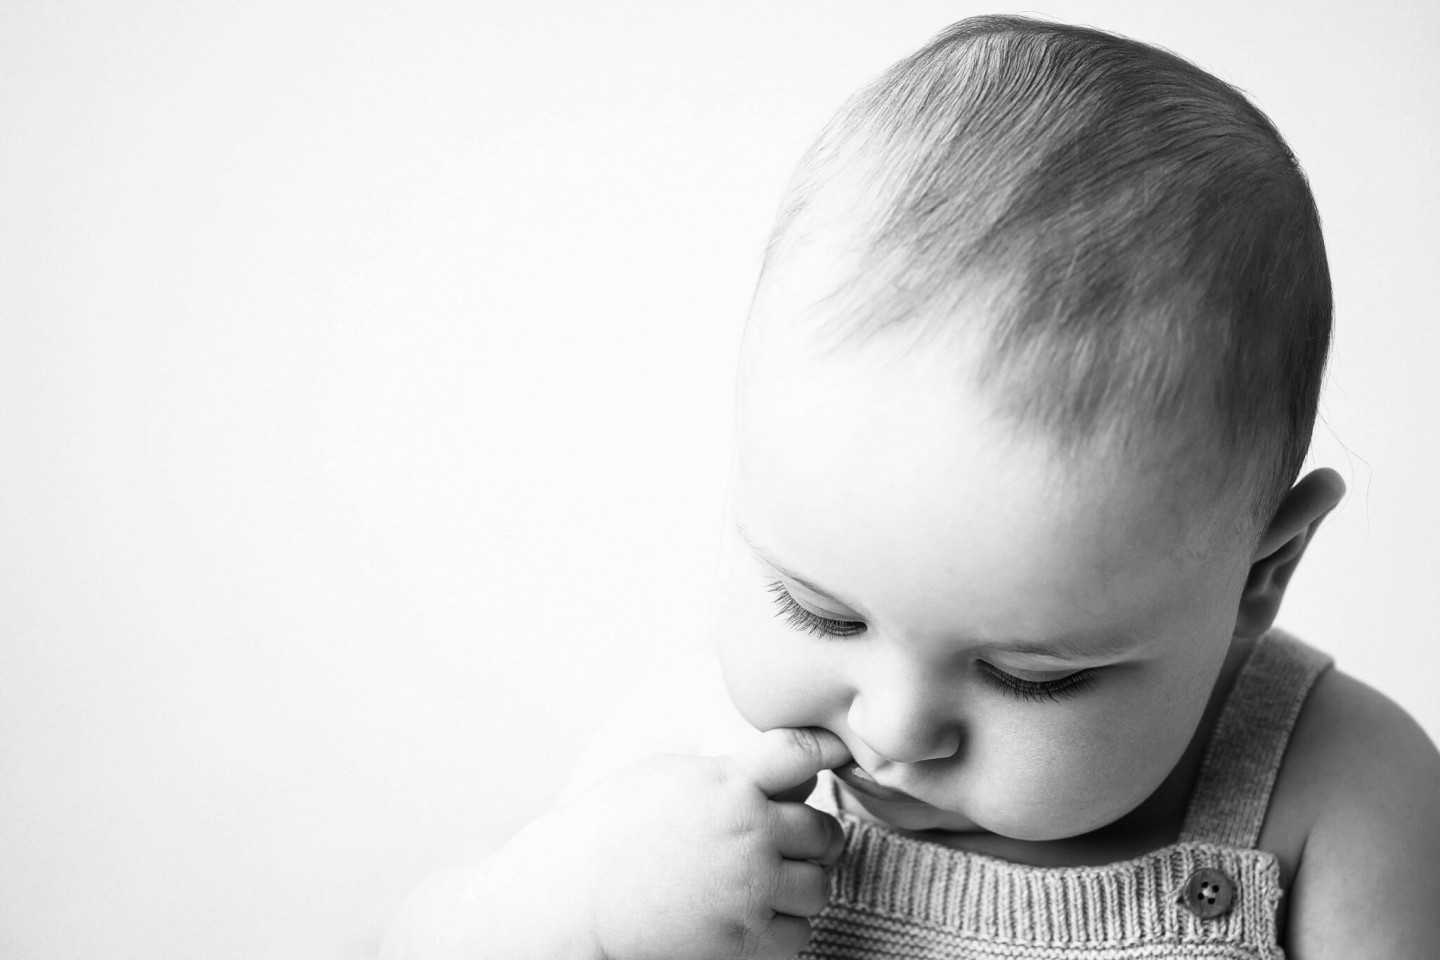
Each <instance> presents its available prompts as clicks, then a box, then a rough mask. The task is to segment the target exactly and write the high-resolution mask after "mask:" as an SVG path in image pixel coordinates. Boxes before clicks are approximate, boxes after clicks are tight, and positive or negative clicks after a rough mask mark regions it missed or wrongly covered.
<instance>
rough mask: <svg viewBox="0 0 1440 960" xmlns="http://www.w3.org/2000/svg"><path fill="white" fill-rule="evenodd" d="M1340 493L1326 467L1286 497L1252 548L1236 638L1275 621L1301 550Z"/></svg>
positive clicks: (1336, 477)
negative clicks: (1258, 543)
mask: <svg viewBox="0 0 1440 960" xmlns="http://www.w3.org/2000/svg"><path fill="white" fill-rule="evenodd" d="M1344 495H1345V481H1344V480H1341V479H1340V474H1338V473H1336V472H1335V471H1334V470H1331V469H1329V468H1328V467H1326V468H1322V469H1319V470H1313V471H1311V472H1310V473H1309V474H1307V475H1306V476H1305V478H1304V479H1302V480H1301V481H1300V482H1299V483H1297V484H1295V486H1294V487H1292V488H1291V489H1290V492H1289V493H1288V494H1286V495H1285V499H1284V500H1283V501H1281V503H1280V509H1278V510H1276V511H1275V516H1274V518H1273V519H1272V520H1271V521H1270V526H1268V527H1267V528H1266V529H1265V534H1264V535H1263V536H1262V537H1261V538H1260V545H1259V546H1257V547H1256V548H1255V558H1254V559H1253V560H1252V561H1251V563H1250V576H1249V577H1248V578H1247V579H1246V581H1245V590H1244V592H1243V593H1241V595H1240V610H1239V612H1238V614H1237V615H1236V618H1235V635H1236V636H1241V637H1258V636H1260V635H1261V634H1262V633H1264V632H1265V631H1266V630H1269V629H1270V627H1271V625H1273V624H1274V623H1275V615H1276V614H1277V613H1279V612H1280V601H1281V600H1282V599H1284V597H1285V588H1286V587H1287V586H1289V585H1290V577H1291V576H1292V575H1293V574H1294V573H1295V568H1296V567H1297V566H1299V565H1300V558H1301V557H1302V556H1303V555H1304V554H1305V548H1306V547H1308V546H1310V541H1311V540H1312V539H1314V537H1315V531H1316V529H1317V528H1318V527H1319V526H1320V521H1321V520H1324V519H1325V516H1326V514H1328V513H1329V512H1330V511H1331V510H1333V509H1335V505H1336V504H1337V503H1339V502H1340V498H1341V497H1343V496H1344Z"/></svg>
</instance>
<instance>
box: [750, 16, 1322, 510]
mask: <svg viewBox="0 0 1440 960" xmlns="http://www.w3.org/2000/svg"><path fill="white" fill-rule="evenodd" d="M835 232H839V233H843V234H846V236H845V243H844V247H845V250H844V254H843V255H844V257H845V258H846V259H847V260H848V263H847V266H846V267H845V268H844V269H843V270H842V271H840V273H841V274H843V275H844V276H846V277H847V278H848V279H847V281H846V282H844V283H843V285H842V288H841V289H836V290H834V291H832V293H831V295H830V297H829V300H828V304H827V305H828V306H830V307H832V308H833V307H834V306H835V305H837V304H839V305H840V307H841V309H839V310H833V309H832V310H830V311H829V312H828V314H827V323H826V326H825V329H823V330H822V331H820V333H821V334H822V336H823V338H824V340H825V342H828V343H830V344H831V345H832V346H834V347H836V348H843V347H844V346H847V345H852V344H855V343H858V342H862V341H865V340H867V339H869V338H871V337H873V336H874V335H876V334H878V333H880V332H882V331H889V330H891V329H892V328H896V327H902V326H903V327H908V328H909V329H908V330H907V331H906V333H905V334H904V336H906V337H909V338H912V339H913V340H914V341H916V342H918V343H925V344H927V346H926V348H925V349H927V350H935V349H940V348H938V347H936V346H934V344H935V342H936V341H942V342H943V341H946V340H947V339H951V340H953V339H954V338H961V339H963V340H964V341H965V342H966V343H967V344H968V345H969V346H971V347H974V348H976V349H978V351H979V353H980V355H981V360H980V362H979V368H978V370H977V371H975V372H976V373H978V376H979V379H980V382H981V383H982V385H984V386H986V387H987V388H988V390H989V393H990V394H991V396H992V398H994V399H995V400H997V401H998V402H999V403H1000V404H1001V405H1002V408H1003V409H1004V411H1005V412H1006V413H1007V414H1008V415H1010V416H1012V417H1013V418H1015V420H1016V421H1018V422H1019V423H1022V424H1027V425H1033V426H1036V427H1038V428H1040V429H1041V430H1042V431H1043V432H1044V434H1045V435H1046V436H1047V437H1048V438H1049V439H1051V440H1052V441H1055V442H1057V443H1058V445H1059V446H1060V447H1061V448H1063V449H1065V450H1068V451H1070V452H1078V451H1079V450H1080V449H1082V448H1085V447H1087V446H1090V445H1091V444H1092V443H1093V442H1094V441H1101V442H1103V443H1105V444H1108V445H1112V446H1117V447H1118V448H1120V449H1122V450H1126V451H1131V452H1133V451H1134V450H1136V449H1144V448H1145V447H1146V446H1147V445H1148V443H1149V442H1150V441H1153V440H1154V439H1156V438H1162V437H1169V438H1178V437H1183V438H1184V441H1185V443H1186V444H1188V445H1191V448H1193V447H1194V446H1195V445H1197V444H1198V447H1199V449H1201V450H1203V451H1204V452H1205V454H1207V455H1208V456H1210V457H1211V458H1213V459H1214V461H1215V462H1216V463H1219V464H1221V467H1220V469H1219V470H1217V471H1216V472H1217V479H1219V480H1220V481H1221V482H1222V483H1224V484H1225V485H1226V486H1227V487H1229V486H1233V485H1236V484H1248V485H1249V487H1250V490H1251V492H1252V495H1253V498H1254V499H1253V504H1254V520H1255V521H1256V523H1257V525H1259V526H1263V524H1264V522H1265V521H1266V520H1268V518H1269V516H1270V514H1271V513H1272V512H1273V511H1274V509H1275V507H1276V505H1277V503H1278V502H1279V499H1280V498H1281V497H1282V496H1283V494H1284V493H1285V491H1286V490H1287V489H1288V488H1289V486H1290V485H1291V484H1292V483H1293V482H1294V480H1295V478H1296V475H1297V473H1298V471H1299V469H1300V466H1301V462H1302V460H1303V459H1304V456H1305V452H1306V450H1307V447H1308V445H1309V438H1310V433H1311V429H1312V427H1313V423H1314V418H1315V408H1316V403H1317V398H1318V395H1319V390H1320V383H1321V376H1322V371H1323V368H1324V364H1325V357H1326V351H1327V346H1328V343H1329V339H1330V324H1331V293H1330V281H1329V273H1328V269H1327V266H1326V259H1325V249H1324V244H1323V241H1322V239H1321V233H1320V224H1319V217H1318V214H1317V212H1316V209H1315V204H1314V201H1313V199H1312V198H1311V195H1310V191H1309V188H1308V186H1307V184H1306V181H1305V178H1304V176H1303V174H1302V173H1301V171H1300V168H1299V167H1298V166H1297V164H1296V162H1295V159H1294V157H1293V156H1292V155H1291V153H1290V151H1289V150H1288V148H1287V147H1286V145H1285V143H1284V141H1283V140H1282V139H1281V137H1280V135H1279V133H1278V132H1277V131H1276V130H1275V128H1274V126H1273V125H1272V124H1271V123H1270V122H1269V121H1268V120H1267V119H1266V118H1265V116H1264V115H1263V114H1262V113H1261V112H1260V111H1259V110H1257V109H1256V108H1255V107H1254V106H1253V105H1251V104H1250V103H1249V102H1248V101H1247V100H1246V99H1245V97H1244V96H1242V95H1241V94H1240V93H1239V92H1237V91H1236V90H1235V89H1233V88H1232V87H1230V86H1228V85H1226V84H1225V83H1223V82H1221V81H1219V80H1217V79H1216V78H1214V77H1212V76H1210V75H1209V74H1207V73H1205V72H1204V71H1202V70H1200V69H1199V68H1197V67H1195V66H1194V65H1192V64H1190V63H1189V62H1187V61H1185V60H1183V59H1181V58H1179V57H1177V56H1174V55H1172V54H1169V53H1167V52H1165V51H1162V50H1158V49H1156V48H1154V47H1150V46H1146V45H1144V44H1140V43H1136V42H1134V41H1131V40H1127V39H1124V38H1121V37H1117V36H1113V35H1111V34H1107V33H1102V32H1100V31H1097V30H1091V29H1086V28H1083V27H1076V26H1069V25H1064V24H1058V23H1047V22H1041V21H1036V20H1030V19H1024V18H1019V17H1000V16H994V17H977V18H972V19H969V20H965V21H962V22H960V23H958V24H955V25H954V26H952V27H950V28H948V29H947V30H945V31H943V32H942V33H940V34H939V35H938V36H937V37H936V38H935V39H933V40H932V41H931V42H930V43H928V44H927V45H926V46H925V47H923V48H922V49H920V50H919V51H917V52H916V53H914V54H913V55H911V56H909V57H906V58H905V59H903V60H901V61H900V62H898V63H897V64H895V65H894V66H893V67H891V68H890V69H889V70H888V71H886V72H885V73H884V74H883V75H882V76H881V77H879V78H878V79H877V80H876V81H874V82H873V83H871V84H869V85H868V86H867V87H865V88H864V89H862V90H861V91H859V92H858V93H857V94H855V95H854V96H853V97H852V98H851V99H850V100H849V102H847V103H846V104H845V105H844V107H843V108H842V109H841V110H840V111H839V113H838V115H837V116H836V117H835V118H834V119H833V120H832V121H831V122H830V124H829V125H828V126H827V127H826V129H825V130H824V131H823V133H822V134H821V136H820V137H819V139H818V141H817V142H816V144H815V145H814V147H813V148H812V149H811V150H810V151H809V153H808V154H807V156H806V157H805V158H804V160H803V161H802V162H801V164H800V168H799V170H798V172H797V174H796V177H795V179H794V181H793V183H792V185H791V187H790V190H789V192H788V194H787V198H786V200H785V202H784V204H783V207H782V210H781V213H780V216H779V219H778V222H777V224H776V227H775V230H774V234H773V239H772V242H771V245H770V247H769V249H768V251H767V256H766V263H765V270H764V273H763V274H762V280H761V283H760V288H759V292H758V296H757V301H756V306H757V311H759V312H760V313H763V312H764V307H765V293H766V279H767V278H768V276H769V275H771V274H773V273H774V272H775V271H777V270H778V271H781V272H783V271H784V270H785V269H786V266H787V261H788V260H790V259H792V258H794V257H795V256H797V255H803V251H804V247H805V245H806V243H807V241H808V240H809V239H810V238H811V237H812V236H815V235H817V234H818V235H825V234H827V233H835ZM966 308H968V309H966ZM957 318H964V320H965V321H966V322H965V323H961V322H960V321H958V320H957ZM1192 458H1193V457H1192Z"/></svg>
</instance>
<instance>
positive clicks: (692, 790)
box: [554, 728, 849, 960]
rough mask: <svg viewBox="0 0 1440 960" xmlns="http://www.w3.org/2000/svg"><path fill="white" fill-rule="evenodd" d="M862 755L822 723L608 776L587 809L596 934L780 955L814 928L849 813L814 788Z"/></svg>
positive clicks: (663, 957) (628, 944)
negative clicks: (725, 752)
mask: <svg viewBox="0 0 1440 960" xmlns="http://www.w3.org/2000/svg"><path fill="white" fill-rule="evenodd" d="M847 759H849V753H848V752H847V751H846V749H845V745H844V744H843V743H842V742H841V741H840V739H839V738H838V737H836V736H835V735H834V734H832V733H830V732H828V731H825V730H818V729H813V728H807V729H803V730H796V729H779V730H771V731H769V732H767V733H764V734H761V735H760V736H759V737H758V738H757V739H756V740H755V742H754V743H753V745H751V746H750V747H748V748H747V749H745V750H744V751H741V752H739V753H735V754H732V755H730V756H728V757H681V756H658V757H652V758H650V759H648V760H644V761H641V762H640V763H637V764H634V765H633V766H631V767H628V768H626V769H625V770H622V771H620V772H618V773H616V774H614V775H613V776H611V777H609V778H608V779H606V780H603V781H601V782H600V783H598V784H596V786H595V787H594V788H592V790H591V791H589V793H588V794H586V795H583V796H582V797H578V798H577V802H576V804H575V805H574V806H573V807H571V808H570V809H568V810H557V811H554V813H556V814H558V815H560V816H561V817H566V816H579V817H582V818H583V822H584V823H585V825H586V826H585V829H583V830H582V831H580V835H579V840H578V842H579V843H580V845H581V846H582V848H583V849H582V851H581V853H582V856H583V860H584V863H583V866H584V868H585V869H586V871H587V873H588V875H589V878H590V888H589V897H588V900H589V907H590V916H591V918H592V924H593V925H592V928H591V929H592V932H593V935H594V939H595V943H596V945H597V946H598V947H599V949H600V951H601V953H602V955H603V956H605V957H608V958H612V960H650V958H654V960H708V958H724V960H737V958H746V960H772V958H774V960H778V958H787V957H793V956H794V955H795V954H796V953H797V952H799V951H800V950H801V949H802V948H803V947H804V946H805V944H806V943H807V942H808V941H809V939H810V923H809V921H808V920H807V919H806V918H807V917H813V916H814V915H815V914H817V913H819V912H820V911H821V910H822V909H823V908H824V906H825V903H826V900H827V899H828V896H829V884H828V880H827V877H826V873H825V869H824V867H822V866H821V864H824V865H825V866H829V865H832V864H834V862H835V861H836V860H837V859H838V858H839V856H840V851H841V847H842V846H843V843H844V834H843V832H842V831H841V828H840V824H839V823H838V822H837V821H836V820H835V818H834V817H831V816H829V815H827V814H825V813H822V812H820V811H819V810H815V809H814V808H812V807H808V806H805V805H804V803H802V802H798V801H802V800H803V799H804V798H805V796H807V795H808V794H809V792H810V789H811V788H812V787H813V785H814V778H815V776H816V774H817V773H819V772H820V771H821V770H826V769H829V768H831V767H836V766H839V765H840V764H842V763H844V762H845V761H846V760H847Z"/></svg>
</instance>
